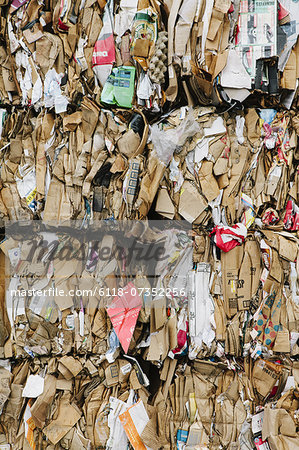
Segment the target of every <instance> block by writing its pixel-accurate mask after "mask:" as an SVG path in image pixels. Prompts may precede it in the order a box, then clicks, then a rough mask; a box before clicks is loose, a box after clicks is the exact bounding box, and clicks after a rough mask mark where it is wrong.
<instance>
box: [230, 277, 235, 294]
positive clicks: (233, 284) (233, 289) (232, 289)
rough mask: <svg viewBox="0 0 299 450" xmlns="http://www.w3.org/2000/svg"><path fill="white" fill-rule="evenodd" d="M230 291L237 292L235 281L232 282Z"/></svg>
mask: <svg viewBox="0 0 299 450" xmlns="http://www.w3.org/2000/svg"><path fill="white" fill-rule="evenodd" d="M230 289H231V291H232V292H236V287H235V282H234V280H231V282H230Z"/></svg>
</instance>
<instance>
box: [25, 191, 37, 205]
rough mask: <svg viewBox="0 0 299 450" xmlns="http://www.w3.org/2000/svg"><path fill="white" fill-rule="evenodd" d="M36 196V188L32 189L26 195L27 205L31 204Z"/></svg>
mask: <svg viewBox="0 0 299 450" xmlns="http://www.w3.org/2000/svg"><path fill="white" fill-rule="evenodd" d="M35 196H36V188H35V189H34V190H33V191H31V192H30V194H29V195H28V196H27V197H26V202H27V205H30V203H31V202H32V200H34V199H35Z"/></svg>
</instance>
